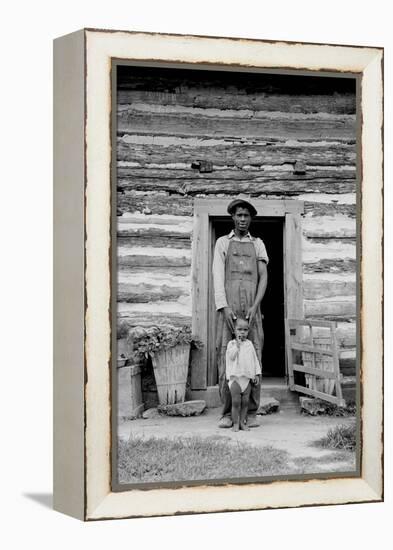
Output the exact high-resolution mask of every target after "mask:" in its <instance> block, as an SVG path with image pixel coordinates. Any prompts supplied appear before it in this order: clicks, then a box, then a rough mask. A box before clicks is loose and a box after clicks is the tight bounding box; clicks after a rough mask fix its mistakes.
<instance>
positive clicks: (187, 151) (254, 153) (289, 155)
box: [117, 138, 356, 167]
mask: <svg viewBox="0 0 393 550" xmlns="http://www.w3.org/2000/svg"><path fill="white" fill-rule="evenodd" d="M172 139H173V138H172ZM196 159H205V160H209V161H210V162H212V163H213V165H214V166H218V167H222V166H237V167H242V166H244V165H249V164H251V165H252V166H263V165H271V166H275V165H277V166H279V165H282V164H284V163H292V164H294V163H295V162H296V161H302V162H304V163H305V164H306V165H307V166H310V167H312V166H355V164H356V146H355V144H347V143H340V144H337V143H328V142H322V143H321V144H320V145H319V144H318V142H312V143H310V142H299V141H296V142H288V141H285V142H272V143H270V142H261V143H254V142H251V143H245V142H244V139H240V138H239V140H238V141H237V142H232V143H228V142H225V141H223V144H222V145H221V144H215V145H214V146H206V145H205V146H202V145H195V144H193V143H192V144H190V145H188V144H187V142H186V143H185V144H183V143H182V140H179V143H178V144H172V145H171V144H169V145H167V146H165V145H157V144H154V143H153V144H149V143H146V144H141V143H133V142H132V140H130V139H128V140H127V139H123V138H119V139H118V142H117V160H118V162H137V163H139V164H141V165H142V166H145V165H146V164H147V163H148V164H157V165H163V166H164V165H167V164H171V163H172V164H173V163H188V164H191V162H193V161H194V160H196Z"/></svg>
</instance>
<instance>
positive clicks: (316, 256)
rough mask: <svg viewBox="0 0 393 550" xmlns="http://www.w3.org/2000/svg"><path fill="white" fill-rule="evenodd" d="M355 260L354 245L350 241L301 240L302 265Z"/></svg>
mask: <svg viewBox="0 0 393 550" xmlns="http://www.w3.org/2000/svg"><path fill="white" fill-rule="evenodd" d="M336 259H337V260H341V259H351V260H352V259H353V260H355V259H356V243H355V242H353V241H351V240H350V239H321V240H318V239H308V238H303V239H302V260H303V263H304V264H305V263H314V262H318V261H320V260H336Z"/></svg>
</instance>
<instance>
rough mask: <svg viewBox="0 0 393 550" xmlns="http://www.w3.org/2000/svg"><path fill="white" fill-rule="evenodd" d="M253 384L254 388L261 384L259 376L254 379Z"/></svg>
mask: <svg viewBox="0 0 393 550" xmlns="http://www.w3.org/2000/svg"><path fill="white" fill-rule="evenodd" d="M251 382H252V384H253V385H254V386H256V385H257V384H258V382H259V374H257V375H256V376H255V377H254V378H253V379H252V381H251Z"/></svg>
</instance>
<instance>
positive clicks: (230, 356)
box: [225, 340, 262, 393]
mask: <svg viewBox="0 0 393 550" xmlns="http://www.w3.org/2000/svg"><path fill="white" fill-rule="evenodd" d="M225 374H226V379H227V381H228V386H229V387H231V385H232V384H233V382H234V381H235V380H236V381H237V383H238V384H239V386H240V389H241V391H242V393H243V392H244V390H245V389H246V388H247V386H248V383H249V381H250V379H252V378H255V376H256V375H257V374H262V371H261V365H260V364H259V361H258V357H257V354H256V352H255V348H254V346H253V343H252V342H251V340H244V341H243V342H240V349H239V350H238V349H237V345H236V340H231V341H230V342H229V343H228V346H227V351H226V366H225Z"/></svg>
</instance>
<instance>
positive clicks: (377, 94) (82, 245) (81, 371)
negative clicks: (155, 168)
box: [54, 29, 383, 520]
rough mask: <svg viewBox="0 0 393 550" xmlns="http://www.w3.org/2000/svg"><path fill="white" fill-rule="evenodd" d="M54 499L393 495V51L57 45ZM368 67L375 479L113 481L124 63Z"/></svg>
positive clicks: (367, 340) (230, 504)
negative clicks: (392, 234)
mask: <svg viewBox="0 0 393 550" xmlns="http://www.w3.org/2000/svg"><path fill="white" fill-rule="evenodd" d="M54 51H55V66H54V85H55V87H54V113H55V126H54V134H55V148H54V152H55V170H54V183H55V203H54V213H55V240H54V243H55V248H54V250H55V329H54V343H55V362H54V375H55V376H54V507H55V509H57V510H59V511H61V512H64V513H67V514H69V515H71V516H74V517H77V518H79V519H81V520H97V519H108V518H127V517H146V516H157V515H172V514H178V513H201V512H217V511H229V510H259V509H264V508H282V507H295V506H310V505H322V504H324V505H325V504H344V503H356V502H373V501H381V500H382V499H383V355H382V349H383V327H382V303H383V259H382V217H383V210H382V209H383V140H382V132H383V50H382V49H381V48H370V47H359V46H353V47H352V46H338V45H325V44H302V43H285V42H271V41H263V40H245V39H244V40H243V39H233V38H211V37H200V36H182V35H161V34H148V33H141V32H124V31H103V30H90V29H84V30H81V31H78V32H76V33H73V34H70V35H67V36H65V37H62V38H59V39H57V40H56V41H55V50H54ZM113 59H122V60H132V61H134V62H139V63H143V62H146V63H158V64H160V63H161V64H165V63H166V64H177V63H180V64H187V65H188V66H190V65H193V64H207V63H208V64H214V65H221V66H236V67H238V68H243V69H244V68H249V69H251V68H263V69H274V70H277V69H279V70H282V71H283V72H285V71H296V70H303V71H305V70H307V71H326V72H340V73H357V74H360V75H361V117H362V118H361V185H360V196H361V224H360V245H359V246H360V248H359V250H360V251H361V259H360V275H361V277H360V279H361V283H360V296H361V316H360V321H359V322H360V334H361V358H360V361H361V371H360V372H361V387H362V398H361V413H360V415H361V441H362V445H361V456H360V460H361V475H360V476H359V477H356V478H354V477H350V478H345V477H344V478H343V477H340V478H338V477H337V478H329V479H313V480H308V481H298V480H296V481H293V480H292V481H283V480H278V481H270V482H268V483H266V482H265V483H262V482H261V483H246V484H241V485H235V484H233V485H231V484H226V485H222V486H208V485H203V484H201V485H198V486H192V487H191V486H183V487H181V488H176V489H175V488H157V489H149V490H143V489H133V490H127V491H121V492H113V491H112V490H111V402H112V401H111V382H110V377H111V375H110V368H108V366H109V365H110V363H111V274H110V265H111V254H112V253H113V251H112V250H111V216H112V206H111V148H112V143H111V104H112V102H111V93H112V91H111V61H112V60H113Z"/></svg>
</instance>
